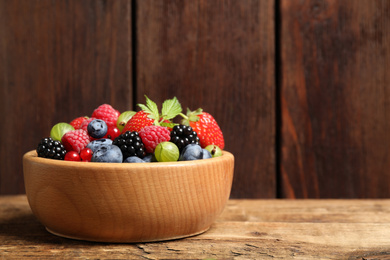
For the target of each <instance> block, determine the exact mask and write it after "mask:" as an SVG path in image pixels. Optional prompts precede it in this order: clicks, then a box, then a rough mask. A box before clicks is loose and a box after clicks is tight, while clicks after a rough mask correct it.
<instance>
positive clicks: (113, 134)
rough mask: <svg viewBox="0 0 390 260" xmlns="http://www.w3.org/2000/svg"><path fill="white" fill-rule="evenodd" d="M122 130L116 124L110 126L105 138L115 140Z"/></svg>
mask: <svg viewBox="0 0 390 260" xmlns="http://www.w3.org/2000/svg"><path fill="white" fill-rule="evenodd" d="M120 134H121V132H120V131H119V129H118V128H117V127H116V126H109V127H108V130H107V134H106V136H105V137H104V138H108V139H111V140H113V141H114V139H115V138H117V137H118V136H119V135H120Z"/></svg>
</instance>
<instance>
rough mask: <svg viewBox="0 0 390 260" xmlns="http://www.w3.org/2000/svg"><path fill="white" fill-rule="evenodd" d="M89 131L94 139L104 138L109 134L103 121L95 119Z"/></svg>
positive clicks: (90, 124) (88, 127) (89, 125)
mask: <svg viewBox="0 0 390 260" xmlns="http://www.w3.org/2000/svg"><path fill="white" fill-rule="evenodd" d="M87 131H88V134H89V135H90V136H92V137H93V138H103V137H104V136H105V135H106V134H107V131H108V127H107V124H106V122H104V121H103V120H101V119H94V120H92V121H91V122H90V123H89V124H88V126H87Z"/></svg>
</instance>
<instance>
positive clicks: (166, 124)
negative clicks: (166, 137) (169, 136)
mask: <svg viewBox="0 0 390 260" xmlns="http://www.w3.org/2000/svg"><path fill="white" fill-rule="evenodd" d="M160 125H161V126H165V127H168V128H173V127H174V126H175V125H178V124H176V123H167V122H161V123H160Z"/></svg>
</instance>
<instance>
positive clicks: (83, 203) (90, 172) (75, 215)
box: [23, 151, 234, 243]
mask: <svg viewBox="0 0 390 260" xmlns="http://www.w3.org/2000/svg"><path fill="white" fill-rule="evenodd" d="M23 171H24V180H25V184H26V194H27V198H28V202H29V205H30V207H31V209H32V211H33V213H34V215H35V216H36V217H37V218H38V219H39V220H40V222H41V223H42V224H43V225H45V227H46V228H47V229H48V230H50V232H51V233H53V234H58V235H59V236H63V237H69V238H75V239H80V240H87V241H101V242H117V243H123V242H150V241H161V240H172V239H177V238H182V237H187V236H192V235H195V234H199V233H202V232H204V231H206V230H207V229H209V228H210V226H211V224H213V223H214V221H215V219H216V218H217V217H218V216H219V215H220V214H221V212H222V211H223V209H224V207H225V205H226V202H227V201H228V199H229V195H230V191H231V187H232V181H233V172H234V157H233V155H232V154H231V153H228V152H224V153H223V154H222V156H219V157H216V158H211V159H207V160H206V159H205V160H194V161H182V162H165V163H163V162H161V163H93V162H90V163H80V162H68V161H61V160H49V159H46V158H40V157H37V154H36V152H35V151H30V152H28V153H26V154H25V155H24V157H23Z"/></svg>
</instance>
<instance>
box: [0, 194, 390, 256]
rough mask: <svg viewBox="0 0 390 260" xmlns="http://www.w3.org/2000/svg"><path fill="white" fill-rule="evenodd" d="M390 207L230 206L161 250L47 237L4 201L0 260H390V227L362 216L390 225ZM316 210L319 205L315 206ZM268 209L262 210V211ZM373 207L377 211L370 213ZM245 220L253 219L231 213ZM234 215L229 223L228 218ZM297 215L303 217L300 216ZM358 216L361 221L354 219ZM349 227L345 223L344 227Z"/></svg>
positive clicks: (16, 203)
mask: <svg viewBox="0 0 390 260" xmlns="http://www.w3.org/2000/svg"><path fill="white" fill-rule="evenodd" d="M389 203H390V201H389V200H366V201H361V200H295V201H278V200H230V201H229V202H228V205H227V208H226V211H225V212H224V213H223V214H225V217H223V216H221V218H219V219H218V221H217V222H216V223H215V224H214V225H213V226H212V227H211V229H210V230H209V231H207V232H206V233H204V234H202V235H199V236H194V237H191V238H186V239H181V240H174V241H165V242H159V243H138V244H106V243H91V242H84V241H76V240H71V239H65V238H61V237H57V236H54V235H51V234H50V233H48V232H47V231H46V230H45V229H44V228H43V227H42V225H41V224H40V223H38V222H37V220H36V219H35V217H34V216H33V215H32V213H31V211H30V209H29V206H28V203H27V200H26V197H25V196H24V195H22V196H2V197H0V256H1V257H0V258H4V259H22V258H26V257H29V258H45V259H46V258H47V259H58V258H61V259H64V258H66V259H96V258H109V259H123V258H126V259H139V258H146V259H207V258H213V259H271V258H273V259H311V258H315V259H325V258H326V259H386V257H388V256H389V252H390V246H389V243H388V241H389V239H390V235H389V233H388V232H387V231H388V230H389V228H390V222H388V221H379V222H377V220H378V219H373V220H372V221H371V222H370V221H369V219H368V218H367V219H365V220H362V219H361V216H357V215H356V214H355V212H356V211H357V210H365V212H366V213H367V214H368V215H369V216H372V215H373V214H374V213H379V214H383V216H385V218H386V219H389V212H388V211H389V210H388V206H389ZM315 204H316V205H315ZM263 205H265V206H264V207H263ZM369 205H372V206H371V207H370V206H369ZM253 208H266V209H265V212H266V213H267V212H269V211H271V210H274V211H279V210H280V211H281V213H280V216H282V215H283V214H284V212H290V211H296V213H297V212H298V209H299V211H300V212H301V213H302V214H304V215H306V214H307V215H310V214H313V216H314V217H315V216H316V213H317V212H316V211H317V210H318V209H323V210H325V209H326V210H329V211H333V212H339V213H340V214H341V215H343V216H347V215H348V214H349V215H350V217H348V218H347V219H345V220H344V221H343V218H340V219H339V220H337V219H332V221H330V222H328V221H327V220H326V219H327V217H328V216H326V215H324V216H322V217H321V218H322V219H323V220H324V221H321V222H318V221H316V220H315V218H314V217H313V218H311V220H310V218H302V219H301V222H296V220H294V216H293V215H291V214H287V215H286V217H285V219H284V220H285V221H283V222H280V220H281V219H279V220H278V219H263V220H261V215H262V211H261V210H259V211H254V210H253ZM240 210H241V211H243V212H247V215H248V219H242V218H241V217H239V216H238V217H237V214H236V213H234V212H238V211H240ZM231 214H232V215H231ZM266 215H267V214H266ZM296 215H298V213H297V214H296ZM355 216H357V219H354V217H355ZM346 222H348V223H346Z"/></svg>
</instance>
